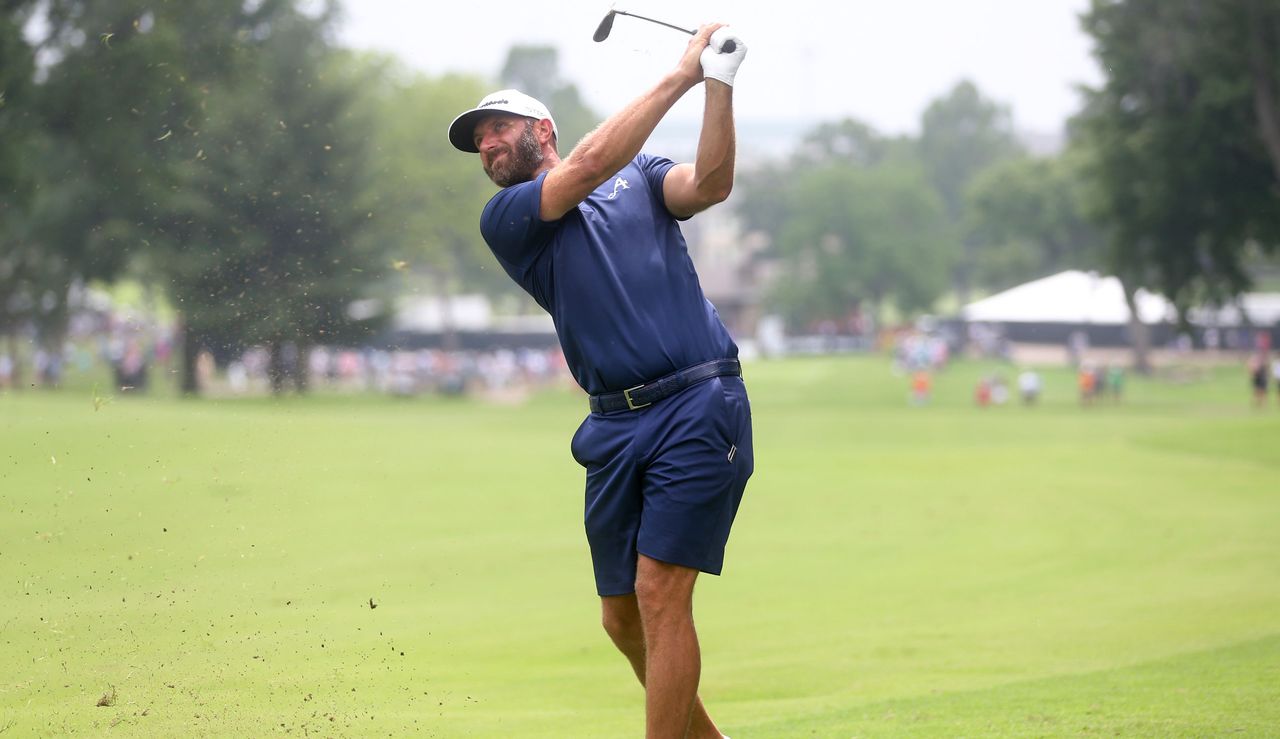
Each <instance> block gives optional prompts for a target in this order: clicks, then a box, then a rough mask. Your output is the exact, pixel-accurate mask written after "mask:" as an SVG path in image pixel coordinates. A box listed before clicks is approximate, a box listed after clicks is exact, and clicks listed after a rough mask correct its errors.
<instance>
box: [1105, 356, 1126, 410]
mask: <svg viewBox="0 0 1280 739" xmlns="http://www.w3.org/2000/svg"><path fill="white" fill-rule="evenodd" d="M1106 386H1107V394H1109V395H1110V396H1111V401H1112V402H1113V403H1119V402H1120V399H1121V398H1122V397H1124V368H1123V367H1121V366H1120V365H1118V364H1112V365H1110V366H1108V367H1107V376H1106Z"/></svg>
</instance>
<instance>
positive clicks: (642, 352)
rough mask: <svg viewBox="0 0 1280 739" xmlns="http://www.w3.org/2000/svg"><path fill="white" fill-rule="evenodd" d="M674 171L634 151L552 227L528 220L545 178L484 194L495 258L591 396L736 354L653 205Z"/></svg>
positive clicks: (678, 238)
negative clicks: (547, 320) (549, 325)
mask: <svg viewBox="0 0 1280 739" xmlns="http://www.w3.org/2000/svg"><path fill="white" fill-rule="evenodd" d="M673 166H675V163H674V162H672V161H671V160H670V159H665V158H662V157H655V156H649V155H647V154H641V155H640V156H638V157H636V158H635V159H634V160H632V161H631V163H630V164H628V165H627V166H626V167H624V168H623V169H622V171H620V172H618V173H617V174H616V175H615V176H613V177H611V178H610V179H609V180H608V181H606V182H605V183H604V184H602V185H600V187H598V188H596V190H595V191H594V192H592V193H591V194H590V195H588V196H587V199H586V200H584V201H583V202H581V203H579V204H578V206H577V207H576V208H574V209H573V210H570V211H569V212H568V213H566V214H565V215H563V216H561V218H560V219H559V220H557V221H543V220H542V219H541V218H540V217H539V215H538V212H539V208H540V205H541V202H542V181H543V179H544V178H545V177H546V173H545V172H544V173H543V174H541V175H539V176H538V177H537V178H536V179H534V180H532V181H531V182H524V183H521V184H518V185H512V186H511V187H508V188H505V189H503V190H502V191H500V192H499V193H498V194H497V195H494V196H493V198H492V199H491V200H489V203H488V205H486V206H485V208H484V213H483V214H482V215H481V216H480V232H481V233H482V234H483V235H484V239H485V241H486V242H487V243H488V244H489V248H490V249H492V250H493V253H494V256H496V257H497V258H498V263H499V264H501V265H502V268H503V269H504V270H506V272H507V274H508V275H510V276H511V279H513V280H515V281H516V283H518V284H519V285H520V286H521V287H522V288H524V289H525V291H526V292H528V293H529V294H530V295H532V296H533V299H534V300H535V301H537V303H538V305H540V306H542V307H543V309H545V310H546V311H547V312H548V313H550V314H551V318H552V320H553V321H554V322H555V327H556V334H557V335H558V336H559V337H560V346H561V348H562V349H563V350H564V356H565V361H566V362H567V363H568V365H569V369H570V371H571V372H572V373H573V376H574V378H575V379H576V380H577V381H578V384H579V385H581V386H582V388H583V389H584V390H586V391H587V392H588V393H590V394H592V395H595V394H598V393H603V392H612V391H617V390H623V389H626V388H629V387H633V386H635V385H639V384H641V383H644V382H648V381H650V380H655V379H657V378H659V377H662V376H663V375H666V374H670V373H671V372H674V371H676V370H678V369H681V368H684V367H688V366H690V365H694V364H698V363H700V362H706V361H710V360H712V359H724V358H729V357H736V356H738V347H737V346H736V345H735V344H734V343H733V339H732V338H730V336H729V332H728V330H726V329H725V327H724V323H723V322H721V320H720V316H719V315H718V314H717V313H716V309H715V307H714V306H712V305H711V303H710V302H709V301H708V300H707V299H706V298H705V297H704V296H703V294H702V286H701V285H700V284H699V283H698V275H697V273H696V272H695V271H694V269H693V261H692V260H690V258H689V249H688V247H687V245H686V244H685V241H684V236H683V235H682V234H681V233H680V227H679V225H678V224H677V223H676V219H675V218H674V217H673V216H672V215H671V213H670V212H668V211H667V207H666V204H665V202H664V200H663V197H662V180H663V178H664V177H666V175H667V171H668V170H670V169H671V167H673Z"/></svg>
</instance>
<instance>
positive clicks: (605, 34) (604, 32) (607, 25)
mask: <svg viewBox="0 0 1280 739" xmlns="http://www.w3.org/2000/svg"><path fill="white" fill-rule="evenodd" d="M617 15H618V13H617V11H614V10H610V11H609V14H608V15H606V16H605V17H604V20H602V21H600V25H599V26H598V27H597V28H596V32H595V35H593V36H592V37H591V39H592V40H593V41H596V42H600V41H604V40H605V39H607V38H609V32H610V31H612V30H613V19H614V18H615V17H617Z"/></svg>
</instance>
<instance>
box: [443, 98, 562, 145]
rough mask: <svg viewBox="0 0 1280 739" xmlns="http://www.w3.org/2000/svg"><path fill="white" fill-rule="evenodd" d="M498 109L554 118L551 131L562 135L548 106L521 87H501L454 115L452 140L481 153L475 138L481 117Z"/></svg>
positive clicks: (540, 118)
mask: <svg viewBox="0 0 1280 739" xmlns="http://www.w3.org/2000/svg"><path fill="white" fill-rule="evenodd" d="M495 111H502V112H504V113H514V114H516V115H522V116H524V117H526V118H533V119H534V120H539V121H540V120H542V119H543V118H546V119H547V120H549V121H551V132H552V133H554V134H555V135H556V138H557V139H558V138H560V131H559V129H557V128H556V121H555V119H554V118H552V117H551V111H549V110H547V106H545V105H543V104H542V103H541V102H539V101H538V100H536V99H535V98H531V97H529V96H528V95H526V94H524V93H523V92H520V91H519V90H498V91H497V92H491V93H489V94H488V95H485V96H484V98H483V99H481V100H480V103H479V104H478V105H476V107H474V108H472V109H471V110H468V111H467V112H466V113H463V114H462V115H460V116H458V117H457V118H454V119H453V123H450V124H449V143H451V144H453V145H454V146H455V147H456V148H458V149H460V150H462V151H466V152H470V153H472V154H478V153H480V150H479V149H477V148H476V142H475V134H476V124H477V123H479V122H480V118H481V117H483V116H485V115H487V114H489V113H493V112H495Z"/></svg>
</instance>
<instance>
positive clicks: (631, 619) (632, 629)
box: [600, 595, 644, 647]
mask: <svg viewBox="0 0 1280 739" xmlns="http://www.w3.org/2000/svg"><path fill="white" fill-rule="evenodd" d="M600 610H601V616H600V621H601V624H602V625H603V626H604V630H605V633H607V634H608V635H609V638H610V639H612V640H613V642H614V644H617V645H618V646H619V647H627V646H635V645H640V644H643V643H644V631H643V629H642V628H641V626H640V609H639V608H638V607H637V605H636V596H634V595H619V596H610V597H607V598H604V599H603V603H602V608H601V609H600Z"/></svg>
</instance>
